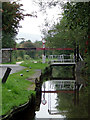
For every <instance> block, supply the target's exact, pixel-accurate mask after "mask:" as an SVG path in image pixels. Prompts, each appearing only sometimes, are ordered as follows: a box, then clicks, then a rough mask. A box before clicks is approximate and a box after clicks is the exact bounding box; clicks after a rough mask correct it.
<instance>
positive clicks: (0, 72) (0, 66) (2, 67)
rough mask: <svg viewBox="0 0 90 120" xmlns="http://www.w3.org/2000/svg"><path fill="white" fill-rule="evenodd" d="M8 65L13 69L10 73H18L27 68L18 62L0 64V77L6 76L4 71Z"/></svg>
mask: <svg viewBox="0 0 90 120" xmlns="http://www.w3.org/2000/svg"><path fill="white" fill-rule="evenodd" d="M7 67H9V68H11V69H12V70H11V72H10V74H12V73H16V72H18V71H20V70H22V69H25V67H23V66H20V65H19V64H18V63H17V64H0V78H2V77H3V76H4V73H5V71H6V70H7Z"/></svg>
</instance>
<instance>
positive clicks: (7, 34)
mask: <svg viewBox="0 0 90 120" xmlns="http://www.w3.org/2000/svg"><path fill="white" fill-rule="evenodd" d="M22 6H23V5H22V4H19V3H16V2H3V3H2V47H3V48H4V47H14V44H15V39H14V37H15V35H16V34H17V33H18V28H20V27H21V26H20V25H19V22H20V21H21V20H23V19H24V17H25V16H32V15H31V14H23V11H24V10H23V9H22V8H21V7H22Z"/></svg>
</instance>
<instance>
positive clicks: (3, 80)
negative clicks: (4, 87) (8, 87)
mask: <svg viewBox="0 0 90 120" xmlns="http://www.w3.org/2000/svg"><path fill="white" fill-rule="evenodd" d="M11 70H12V69H11V68H9V67H7V70H6V72H5V74H4V77H3V78H2V83H5V82H6V80H7V78H8V76H9V74H10V72H11Z"/></svg>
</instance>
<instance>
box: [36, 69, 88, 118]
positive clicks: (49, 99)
mask: <svg viewBox="0 0 90 120" xmlns="http://www.w3.org/2000/svg"><path fill="white" fill-rule="evenodd" d="M65 68H66V69H65ZM65 68H64V69H63V68H61V67H60V68H57V67H54V68H53V71H52V78H51V79H50V80H48V81H45V82H44V83H43V85H42V94H41V103H40V107H39V109H38V110H36V111H35V118H34V120H67V119H70V120H73V119H75V120H76V119H78V120H81V119H85V120H86V119H88V97H87V94H86V95H85V91H81V89H83V87H85V81H84V80H83V78H82V77H81V76H80V74H78V73H77V74H76V75H75V73H74V74H73V70H72V67H71V68H68V67H65ZM53 78H54V79H53Z"/></svg>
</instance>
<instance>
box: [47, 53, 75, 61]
mask: <svg viewBox="0 0 90 120" xmlns="http://www.w3.org/2000/svg"><path fill="white" fill-rule="evenodd" d="M48 59H49V60H50V61H51V62H75V58H74V55H65V54H62V55H49V56H48Z"/></svg>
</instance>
